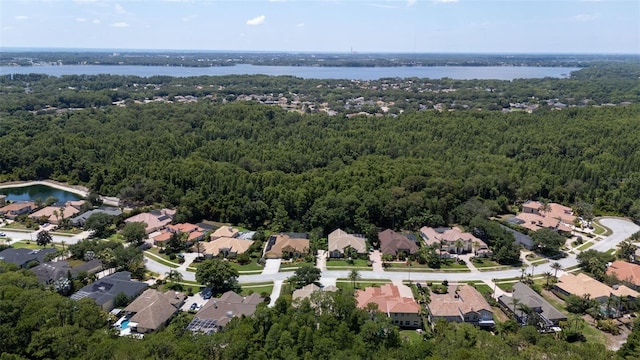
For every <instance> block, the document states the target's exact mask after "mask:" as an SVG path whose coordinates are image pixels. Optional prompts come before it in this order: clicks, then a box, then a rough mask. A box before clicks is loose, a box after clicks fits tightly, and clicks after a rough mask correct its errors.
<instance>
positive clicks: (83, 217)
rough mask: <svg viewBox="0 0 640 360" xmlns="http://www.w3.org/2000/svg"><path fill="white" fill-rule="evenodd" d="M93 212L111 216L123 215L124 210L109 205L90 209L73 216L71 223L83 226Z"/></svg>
mask: <svg viewBox="0 0 640 360" xmlns="http://www.w3.org/2000/svg"><path fill="white" fill-rule="evenodd" d="M93 214H107V215H109V216H120V215H122V210H120V209H118V208H108V207H103V208H98V209H93V210H89V211H87V212H84V213H82V214H80V215H78V216H76V217H74V218H72V219H71V225H73V226H76V227H83V226H84V224H85V223H86V222H87V219H88V218H89V217H90V216H91V215H93Z"/></svg>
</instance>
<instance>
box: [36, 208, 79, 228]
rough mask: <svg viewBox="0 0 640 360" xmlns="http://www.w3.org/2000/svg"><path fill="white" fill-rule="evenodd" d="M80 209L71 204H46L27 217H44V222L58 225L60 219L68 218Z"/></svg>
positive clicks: (37, 218)
mask: <svg viewBox="0 0 640 360" xmlns="http://www.w3.org/2000/svg"><path fill="white" fill-rule="evenodd" d="M79 212H80V210H79V209H78V208H75V207H73V206H71V205H65V206H46V207H43V208H42V209H40V210H38V211H35V212H33V213H31V214H29V217H30V218H31V219H34V220H39V219H45V218H46V222H48V223H51V224H54V225H58V224H60V222H61V221H62V219H70V218H71V217H72V216H74V215H75V214H77V213H79Z"/></svg>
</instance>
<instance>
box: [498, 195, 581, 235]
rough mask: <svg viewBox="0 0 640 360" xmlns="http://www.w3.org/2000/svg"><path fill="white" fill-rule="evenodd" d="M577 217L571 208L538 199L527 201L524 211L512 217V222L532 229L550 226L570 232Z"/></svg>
mask: <svg viewBox="0 0 640 360" xmlns="http://www.w3.org/2000/svg"><path fill="white" fill-rule="evenodd" d="M575 219H576V216H575V215H573V211H572V210H571V208H569V207H566V206H563V205H560V204H556V203H549V204H546V205H545V204H543V203H541V202H538V201H527V202H526V203H524V204H522V212H521V213H519V214H518V215H516V217H514V218H512V219H511V220H510V222H512V223H515V224H518V225H520V226H522V227H524V228H527V229H529V230H531V231H538V230H539V229H542V228H549V229H553V230H557V231H561V232H570V231H571V226H573V223H574V221H575Z"/></svg>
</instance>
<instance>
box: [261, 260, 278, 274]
mask: <svg viewBox="0 0 640 360" xmlns="http://www.w3.org/2000/svg"><path fill="white" fill-rule="evenodd" d="M280 261H281V259H267V261H266V262H265V264H264V269H263V270H262V275H274V274H277V273H278V272H279V271H280Z"/></svg>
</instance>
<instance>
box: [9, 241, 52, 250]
mask: <svg viewBox="0 0 640 360" xmlns="http://www.w3.org/2000/svg"><path fill="white" fill-rule="evenodd" d="M51 246H53V247H55V248H57V249H62V247H61V246H60V245H58V244H49V246H47V248H49V247H51ZM11 247H12V248H14V249H42V248H43V247H42V246H40V245H38V244H36V242H35V241H30V243H29V244H27V242H26V241H17V242H14V243H13V244H11Z"/></svg>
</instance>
